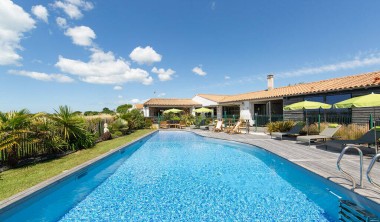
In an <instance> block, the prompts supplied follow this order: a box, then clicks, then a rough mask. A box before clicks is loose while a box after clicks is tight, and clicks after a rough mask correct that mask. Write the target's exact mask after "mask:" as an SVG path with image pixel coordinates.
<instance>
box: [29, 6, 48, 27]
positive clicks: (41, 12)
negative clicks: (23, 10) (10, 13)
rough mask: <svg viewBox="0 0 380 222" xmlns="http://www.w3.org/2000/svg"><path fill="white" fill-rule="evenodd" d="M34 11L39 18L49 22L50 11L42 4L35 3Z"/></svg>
mask: <svg viewBox="0 0 380 222" xmlns="http://www.w3.org/2000/svg"><path fill="white" fill-rule="evenodd" d="M32 13H33V14H34V15H35V16H36V17H37V18H38V19H41V20H42V21H44V22H46V23H48V16H49V13H48V11H47V9H46V8H45V7H44V6H42V5H35V6H33V7H32Z"/></svg>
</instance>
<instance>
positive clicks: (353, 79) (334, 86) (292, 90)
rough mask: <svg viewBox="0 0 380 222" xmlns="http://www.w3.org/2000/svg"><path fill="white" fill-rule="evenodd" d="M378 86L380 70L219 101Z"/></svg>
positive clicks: (246, 94)
mask: <svg viewBox="0 0 380 222" xmlns="http://www.w3.org/2000/svg"><path fill="white" fill-rule="evenodd" d="M375 86H380V71H376V72H370V73H364V74H360V75H354V76H345V77H340V78H334V79H327V80H322V81H317V82H311V83H303V84H297V85H293V86H285V87H279V88H274V89H272V90H270V91H268V90H262V91H256V92H250V93H243V94H237V95H232V96H225V97H224V98H223V99H222V100H221V101H220V103H228V102H238V101H244V100H256V99H270V98H276V97H284V96H297V95H307V94H315V93H324V92H334V91H341V90H349V89H358V88H367V87H375Z"/></svg>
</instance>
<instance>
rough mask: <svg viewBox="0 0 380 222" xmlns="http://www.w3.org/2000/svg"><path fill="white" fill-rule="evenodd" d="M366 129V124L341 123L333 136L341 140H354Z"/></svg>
mask: <svg viewBox="0 0 380 222" xmlns="http://www.w3.org/2000/svg"><path fill="white" fill-rule="evenodd" d="M367 131H368V125H358V124H349V125H343V126H342V127H341V128H340V129H339V130H338V132H336V134H335V136H336V137H338V138H339V139H341V140H356V139H359V138H360V137H362V136H363V135H364V134H365V133H366V132H367Z"/></svg>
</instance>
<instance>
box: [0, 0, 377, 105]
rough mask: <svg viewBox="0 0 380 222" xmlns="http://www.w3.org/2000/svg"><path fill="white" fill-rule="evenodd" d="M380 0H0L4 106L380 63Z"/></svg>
mask: <svg viewBox="0 0 380 222" xmlns="http://www.w3.org/2000/svg"><path fill="white" fill-rule="evenodd" d="M379 7H380V2H379V1H375V0H374V1H371V0H368V1H360V2H359V1H338V0H334V1H331V0H325V1H303V0H292V1H272V0H266V1H248V0H246V1H218V0H216V1H207V0H199V1H178V0H167V1H166V0H163V1H156V0H151V1H147V0H135V1H126V0H124V1H121V0H108V1H105V0H103V1H100V0H88V1H86V0H59V1H58V0H56V1H54V0H50V1H38V0H35V1H21V0H17V1H16V0H14V1H10V0H0V93H1V95H2V96H1V100H0V111H9V110H15V109H16V110H17V109H21V108H28V109H29V110H31V111H32V112H38V111H47V112H52V111H53V109H57V107H58V106H59V105H69V106H70V107H72V109H74V110H81V111H86V110H101V109H102V108H103V107H109V108H111V109H114V108H116V107H117V106H118V105H120V104H124V103H140V102H142V101H144V100H146V99H149V98H152V97H162V98H191V97H192V96H194V95H195V94H197V93H213V94H237V93H244V92H250V91H256V90H262V89H265V88H266V75H267V74H274V75H275V87H279V86H286V85H288V84H294V83H299V82H310V81H317V80H322V79H327V78H334V77H339V76H346V75H352V74H359V73H363V72H370V71H377V70H380V41H379V40H380V39H379V36H380V14H379V13H378V8H379Z"/></svg>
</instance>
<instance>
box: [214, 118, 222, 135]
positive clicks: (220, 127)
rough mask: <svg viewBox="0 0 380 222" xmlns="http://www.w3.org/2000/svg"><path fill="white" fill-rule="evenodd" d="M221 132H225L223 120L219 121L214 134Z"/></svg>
mask: <svg viewBox="0 0 380 222" xmlns="http://www.w3.org/2000/svg"><path fill="white" fill-rule="evenodd" d="M221 131H223V120H218V122H217V123H216V126H215V128H214V132H221Z"/></svg>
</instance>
